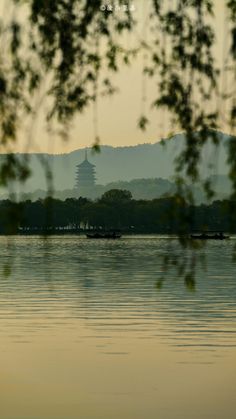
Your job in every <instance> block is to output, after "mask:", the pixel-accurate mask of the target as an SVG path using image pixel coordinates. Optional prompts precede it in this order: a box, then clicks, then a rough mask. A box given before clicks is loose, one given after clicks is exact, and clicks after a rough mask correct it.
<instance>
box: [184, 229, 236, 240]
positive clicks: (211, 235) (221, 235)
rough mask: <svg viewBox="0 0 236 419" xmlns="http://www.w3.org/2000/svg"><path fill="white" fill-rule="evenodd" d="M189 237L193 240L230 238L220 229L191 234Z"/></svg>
mask: <svg viewBox="0 0 236 419" xmlns="http://www.w3.org/2000/svg"><path fill="white" fill-rule="evenodd" d="M190 237H191V239H195V240H225V239H229V238H230V237H229V236H226V235H225V234H224V233H223V232H222V231H216V232H207V233H205V232H203V233H200V234H191V235H190Z"/></svg>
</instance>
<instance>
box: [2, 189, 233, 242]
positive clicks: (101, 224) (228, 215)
mask: <svg viewBox="0 0 236 419" xmlns="http://www.w3.org/2000/svg"><path fill="white" fill-rule="evenodd" d="M235 207H236V203H234V202H232V201H229V200H225V201H219V200H217V201H214V202H213V203H211V204H209V205H207V204H201V205H198V206H196V205H189V204H186V202H185V201H184V200H183V199H181V198H179V197H177V196H174V197H163V198H159V199H153V200H134V199H132V195H131V193H130V192H129V191H126V190H116V189H114V190H110V191H108V192H106V193H104V194H103V195H102V197H101V198H100V199H98V200H96V201H91V200H89V199H87V198H82V197H80V198H78V199H76V198H68V199H66V200H64V201H61V200H58V199H54V198H51V197H49V198H46V199H43V200H37V201H35V202H32V201H30V200H27V201H24V202H19V203H16V202H13V201H11V200H2V201H0V234H2V235H3V234H43V233H48V234H60V233H61V234H66V233H80V232H82V231H84V230H90V229H92V230H94V229H95V230H98V229H103V230H112V229H113V230H114V229H119V230H121V231H123V232H124V233H125V232H127V233H139V234H140V233H144V234H145V233H160V234H185V233H189V232H192V231H196V230H198V231H206V230H209V231H228V232H231V233H233V232H236V223H235V220H234V214H235V213H236V211H234V208H235Z"/></svg>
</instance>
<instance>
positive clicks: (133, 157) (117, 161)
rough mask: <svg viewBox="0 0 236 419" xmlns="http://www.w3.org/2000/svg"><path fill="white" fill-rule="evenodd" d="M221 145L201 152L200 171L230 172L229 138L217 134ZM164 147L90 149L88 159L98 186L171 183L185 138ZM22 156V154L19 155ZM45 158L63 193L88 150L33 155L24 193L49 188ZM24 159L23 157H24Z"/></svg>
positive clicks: (73, 183) (174, 138)
mask: <svg viewBox="0 0 236 419" xmlns="http://www.w3.org/2000/svg"><path fill="white" fill-rule="evenodd" d="M217 135H218V136H219V139H220V146H219V147H218V149H216V147H215V146H214V145H213V144H212V143H211V142H208V143H207V144H206V146H204V150H203V152H202V162H201V166H202V167H201V172H202V173H203V175H204V174H205V175H206V174H207V173H209V172H207V169H206V167H207V165H209V163H210V164H215V165H216V166H215V171H214V170H213V171H212V172H211V174H212V175H214V174H219V175H225V174H227V172H228V168H227V155H226V146H227V142H228V138H229V137H228V135H225V134H222V133H220V132H219V133H218V134H217ZM164 144H165V145H164V146H163V145H162V144H161V143H160V142H157V143H155V144H141V145H136V146H130V147H111V146H101V152H100V153H93V152H91V150H89V153H88V159H89V161H90V162H91V163H93V164H95V165H96V177H97V184H100V185H105V184H108V183H112V182H118V181H126V182H127V181H130V180H133V179H148V178H164V179H168V180H170V179H171V178H172V176H173V175H174V159H175V158H176V156H177V155H178V154H179V153H180V151H181V149H182V147H183V144H184V135H183V134H178V135H175V136H174V137H172V138H171V139H168V140H164ZM18 156H19V154H18ZM42 156H43V157H44V158H45V159H46V160H47V162H48V164H49V166H50V167H51V170H52V173H53V181H54V189H55V190H57V191H62V190H65V189H73V188H74V186H75V170H76V165H77V164H79V163H81V162H82V161H83V160H84V156H85V149H79V150H76V151H73V152H71V153H68V154H60V155H49V154H43V155H37V154H31V155H30V157H31V159H30V166H31V171H32V176H31V177H30V179H29V180H27V182H26V183H25V184H24V187H23V188H22V189H23V190H24V192H33V191H35V190H37V189H41V190H45V189H46V187H47V183H46V177H45V170H44V167H43V166H42V164H41V162H40V159H39V157H42ZM22 157H23V155H22Z"/></svg>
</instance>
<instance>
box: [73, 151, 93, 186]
mask: <svg viewBox="0 0 236 419" xmlns="http://www.w3.org/2000/svg"><path fill="white" fill-rule="evenodd" d="M95 179H96V178H95V165H94V164H92V163H90V162H89V161H88V157H87V150H85V159H84V161H83V162H82V163H80V164H78V165H77V166H76V179H75V180H76V185H75V187H76V188H77V189H83V190H86V189H88V188H91V187H93V186H94V185H95Z"/></svg>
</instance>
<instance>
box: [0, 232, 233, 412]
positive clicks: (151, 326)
mask: <svg viewBox="0 0 236 419" xmlns="http://www.w3.org/2000/svg"><path fill="white" fill-rule="evenodd" d="M170 242H171V243H170ZM232 242H233V240H232V241H228V242H215V243H213V242H212V243H209V244H207V246H206V249H205V254H206V264H207V270H206V271H204V269H203V268H201V267H200V266H199V267H198V269H197V272H196V290H195V292H189V291H188V290H187V289H186V287H185V285H184V283H183V281H182V280H181V278H178V277H177V276H176V273H175V270H173V269H169V270H168V272H167V273H165V272H164V274H165V281H164V283H163V286H162V287H161V289H159V288H157V286H156V284H157V282H158V281H159V279H160V278H162V276H163V266H162V261H163V256H164V255H165V254H167V253H168V252H172V251H175V252H177V253H178V252H179V255H180V257H186V258H187V257H188V255H185V256H183V254H182V251H181V249H180V248H179V245H178V243H177V241H175V240H171V241H170V240H168V239H162V238H158V237H149V238H148V237H146V238H142V237H139V238H126V239H125V238H122V239H121V240H120V241H103V240H94V241H93V240H86V239H82V238H77V237H64V238H63V237H58V238H57V237H53V238H50V239H48V240H47V241H45V240H43V239H40V238H34V237H25V238H24V237H17V238H9V239H7V238H3V237H2V238H0V262H1V266H2V269H3V271H4V270H5V273H6V271H7V266H9V265H11V266H12V271H11V272H9V275H4V274H2V277H1V282H0V354H1V358H0V368H1V375H0V417H3V418H4V419H5V418H6V419H8V418H11V419H13V418H14V419H18V418H31V419H35V418H37V419H38V418H46V419H47V418H48V419H49V418H50V419H51V418H59V419H61V418H65V419H66V418H67V419H70V418H71V419H74V418H81V419H84V418H93V419H97V418H103V419H108V418H109V419H110V418H120V417H121V416H122V417H124V418H127V419H134V418H135V419H136V418H144V417H147V418H150V419H152V418H153V419H154V418H160V419H162V418H163V419H179V418H190V417H191V418H194V419H195V418H203V419H204V418H222V417H227V418H229V419H231V418H234V417H235V413H234V412H235V408H236V402H235V398H234V386H235V384H236V375H235V373H236V366H235V364H236V363H235V355H236V306H235V301H236V279H235V264H234V263H233V262H232V260H231V259H232V247H233V244H232ZM13 400H14V403H13Z"/></svg>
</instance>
